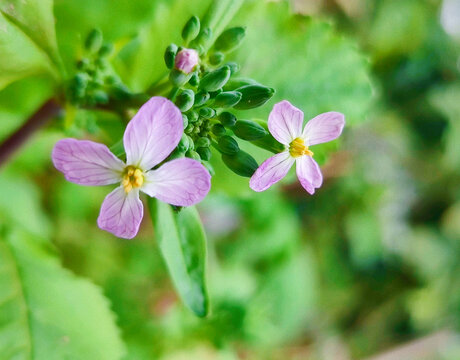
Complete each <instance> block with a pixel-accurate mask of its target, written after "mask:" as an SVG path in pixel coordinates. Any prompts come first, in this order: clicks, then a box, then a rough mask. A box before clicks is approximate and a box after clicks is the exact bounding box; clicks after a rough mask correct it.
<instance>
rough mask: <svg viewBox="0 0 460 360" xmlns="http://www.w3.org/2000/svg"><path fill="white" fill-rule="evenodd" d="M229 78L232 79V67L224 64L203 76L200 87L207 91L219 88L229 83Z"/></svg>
mask: <svg viewBox="0 0 460 360" xmlns="http://www.w3.org/2000/svg"><path fill="white" fill-rule="evenodd" d="M228 79H230V68H229V67H228V66H223V67H221V68H219V69H217V70H214V71H212V72H210V73H208V74H206V75H205V76H203V78H202V79H201V81H200V89H203V90H205V91H216V90H219V89H220V88H222V86H224V85H225V84H226V83H227V81H228Z"/></svg>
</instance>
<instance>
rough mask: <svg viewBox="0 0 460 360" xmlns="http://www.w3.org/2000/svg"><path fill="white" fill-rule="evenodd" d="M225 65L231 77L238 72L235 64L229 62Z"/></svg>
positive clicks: (238, 67)
mask: <svg viewBox="0 0 460 360" xmlns="http://www.w3.org/2000/svg"><path fill="white" fill-rule="evenodd" d="M225 65H227V66H228V67H229V68H230V73H231V74H232V75H233V74H235V73H237V72H238V71H240V66H239V65H238V64H237V63H236V62H233V61H231V62H228V63H227V64H225Z"/></svg>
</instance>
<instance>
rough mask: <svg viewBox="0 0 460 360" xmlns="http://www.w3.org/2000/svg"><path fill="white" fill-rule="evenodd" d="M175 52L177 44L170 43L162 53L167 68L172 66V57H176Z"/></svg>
mask: <svg viewBox="0 0 460 360" xmlns="http://www.w3.org/2000/svg"><path fill="white" fill-rule="evenodd" d="M176 53H177V45H176V44H170V45H169V46H168V47H167V48H166V50H165V54H164V59H165V64H166V67H167V68H168V69H172V67H173V66H174V59H175V57H176Z"/></svg>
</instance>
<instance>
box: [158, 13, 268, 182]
mask: <svg viewBox="0 0 460 360" xmlns="http://www.w3.org/2000/svg"><path fill="white" fill-rule="evenodd" d="M245 35H246V29H245V28H243V27H233V28H230V29H227V30H225V31H224V32H222V33H221V34H220V35H219V36H218V37H217V39H216V40H215V42H214V43H212V41H213V34H212V30H211V29H210V28H206V27H204V28H203V27H202V26H201V24H200V20H199V19H198V18H197V17H196V16H192V17H191V18H190V19H189V20H188V21H187V23H186V24H185V26H184V28H183V29H182V40H183V44H182V45H181V46H178V45H176V44H170V45H169V46H168V47H167V48H166V51H165V53H164V61H165V65H166V67H167V68H168V69H169V77H168V82H169V86H170V89H171V92H170V95H169V98H170V99H171V100H172V101H173V102H174V103H175V104H176V105H177V107H178V108H179V109H180V110H181V112H182V114H183V123H184V135H183V136H182V139H181V141H180V143H179V145H178V146H177V148H176V150H175V151H174V152H173V154H171V156H170V157H171V158H175V157H182V156H186V157H189V158H192V159H196V160H200V161H201V162H202V163H203V164H204V166H206V168H207V169H208V170H209V171H210V173H211V175H212V174H213V173H214V170H213V169H212V167H211V165H210V163H209V160H210V159H211V155H212V151H211V148H214V149H215V151H217V152H218V153H220V154H221V157H222V161H223V162H224V164H226V166H227V167H228V168H229V169H230V170H232V171H233V172H234V173H236V174H238V175H240V176H251V175H252V174H253V173H254V171H255V170H256V168H257V162H256V161H255V160H254V158H253V157H252V156H251V155H249V154H248V153H246V152H244V151H243V150H241V149H240V146H239V144H238V141H251V142H254V143H260V144H265V143H266V142H267V140H266V138H267V137H268V136H269V133H268V132H267V130H266V128H264V127H263V126H261V125H260V124H259V123H258V122H255V121H251V120H245V119H239V112H238V113H235V111H234V110H248V109H253V108H256V107H259V106H262V105H264V104H265V103H266V102H267V101H268V100H270V99H271V97H272V96H273V94H274V90H273V89H272V88H269V87H266V86H264V85H261V84H259V83H258V82H257V81H255V80H253V79H247V78H241V77H236V76H237V74H238V71H239V68H240V67H239V65H238V64H237V63H235V62H230V61H226V59H225V58H226V56H227V55H228V54H229V53H230V52H232V51H234V50H236V49H237V48H238V47H239V46H240V45H241V43H242V41H243V39H244V37H245ZM183 48H192V49H195V50H196V51H197V52H198V54H199V64H198V65H197V66H196V67H195V68H193V70H192V72H191V73H189V74H185V73H184V72H182V71H179V70H177V69H175V61H176V59H175V57H176V56H177V54H178V52H179V51H181V50H182V49H183ZM237 139H238V140H237Z"/></svg>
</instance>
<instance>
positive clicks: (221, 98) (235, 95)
mask: <svg viewBox="0 0 460 360" xmlns="http://www.w3.org/2000/svg"><path fill="white" fill-rule="evenodd" d="M241 96H242V95H241V93H240V92H238V91H224V92H221V93H220V94H219V95H217V96H216V97H215V99H214V104H213V105H214V107H216V108H230V107H232V106H235V105H236V104H238V102H239V101H240V100H241Z"/></svg>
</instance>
